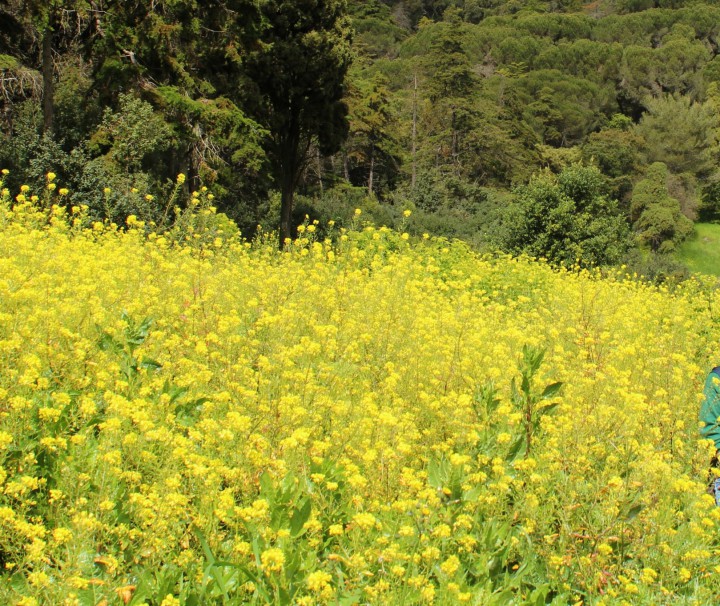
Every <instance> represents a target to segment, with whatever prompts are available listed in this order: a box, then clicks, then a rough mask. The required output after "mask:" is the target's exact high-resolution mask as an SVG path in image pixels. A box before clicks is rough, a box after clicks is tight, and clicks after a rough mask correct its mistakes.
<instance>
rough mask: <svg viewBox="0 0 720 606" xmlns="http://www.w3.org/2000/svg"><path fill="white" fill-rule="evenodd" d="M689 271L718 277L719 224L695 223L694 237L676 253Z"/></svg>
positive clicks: (719, 255)
mask: <svg viewBox="0 0 720 606" xmlns="http://www.w3.org/2000/svg"><path fill="white" fill-rule="evenodd" d="M678 260H679V261H680V262H681V263H684V264H685V265H687V267H688V268H689V269H690V271H693V272H699V273H703V274H710V275H714V276H720V224H718V223H696V224H695V235H694V236H693V237H692V238H691V239H690V240H688V241H687V242H685V243H684V244H683V245H682V246H681V247H680V250H679V251H678Z"/></svg>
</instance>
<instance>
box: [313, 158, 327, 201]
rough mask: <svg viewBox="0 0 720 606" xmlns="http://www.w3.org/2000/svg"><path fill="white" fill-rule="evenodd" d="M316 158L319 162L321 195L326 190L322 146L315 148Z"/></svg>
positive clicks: (318, 171) (318, 172)
mask: <svg viewBox="0 0 720 606" xmlns="http://www.w3.org/2000/svg"><path fill="white" fill-rule="evenodd" d="M315 160H316V162H317V174H318V184H319V185H320V195H322V194H323V193H324V192H325V188H324V187H323V167H322V159H321V157H320V148H319V147H317V148H316V149H315Z"/></svg>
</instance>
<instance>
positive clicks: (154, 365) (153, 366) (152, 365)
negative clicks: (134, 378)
mask: <svg viewBox="0 0 720 606" xmlns="http://www.w3.org/2000/svg"><path fill="white" fill-rule="evenodd" d="M140 368H144V369H145V370H160V369H161V368H162V364H160V362H158V361H157V360H153V359H152V358H146V357H144V358H143V359H142V360H141V361H140Z"/></svg>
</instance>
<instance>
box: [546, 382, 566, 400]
mask: <svg viewBox="0 0 720 606" xmlns="http://www.w3.org/2000/svg"><path fill="white" fill-rule="evenodd" d="M562 386H563V383H562V382H561V381H558V382H557V383H550V385H548V386H547V387H545V389H544V390H543V392H542V395H541V396H540V399H541V400H548V399H550V398H554V397H555V396H556V395H557V394H558V392H559V391H560V390H561V389H562Z"/></svg>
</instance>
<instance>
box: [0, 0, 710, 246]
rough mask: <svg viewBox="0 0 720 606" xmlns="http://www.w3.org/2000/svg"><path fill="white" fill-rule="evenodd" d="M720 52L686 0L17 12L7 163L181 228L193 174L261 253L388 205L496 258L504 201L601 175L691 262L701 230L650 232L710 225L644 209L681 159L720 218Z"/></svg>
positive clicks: (692, 204)
mask: <svg viewBox="0 0 720 606" xmlns="http://www.w3.org/2000/svg"><path fill="white" fill-rule="evenodd" d="M718 39H720V8H719V7H717V6H715V5H713V4H703V3H695V2H693V3H689V2H684V1H682V0H678V1H677V2H673V3H660V4H657V3H655V2H645V1H644V0H614V1H612V2H611V1H609V0H607V1H605V2H600V3H594V4H592V5H587V6H580V5H579V4H578V3H576V2H573V1H559V0H535V1H533V2H515V1H514V0H505V1H500V0H435V1H433V0H347V1H344V0H300V1H297V2H290V1H284V0H210V1H208V2H202V3H198V2H195V1H194V0H173V1H172V2H170V1H169V0H157V1H156V2H154V3H152V5H149V4H147V3H145V2H139V1H137V0H130V1H128V2H122V3H120V2H114V1H112V0H93V1H88V0H73V2H46V3H41V2H19V1H17V0H6V1H5V2H3V3H2V4H0V95H2V98H3V105H2V107H1V108H0V141H2V145H1V146H0V165H1V166H2V167H3V168H8V169H9V170H10V175H9V176H8V177H7V179H6V182H7V183H8V185H10V186H12V187H16V188H17V187H19V186H20V185H22V184H25V183H28V184H31V185H40V184H42V182H43V179H44V175H45V173H47V172H48V171H53V172H55V173H57V174H58V176H59V179H61V180H62V182H63V184H64V185H67V187H68V189H69V190H70V194H69V195H68V196H67V198H66V199H67V203H68V205H73V204H75V205H77V204H87V205H88V206H89V207H90V209H91V211H92V212H93V213H95V214H96V215H97V217H98V218H108V219H111V220H115V221H122V220H123V218H124V217H125V216H127V214H138V213H143V214H145V215H146V216H147V218H148V219H150V218H151V217H153V216H157V215H158V214H162V212H163V205H162V203H161V202H160V201H161V200H163V199H164V198H166V197H167V195H169V192H170V190H171V189H172V187H173V186H172V182H174V180H175V177H176V175H177V174H178V173H181V172H182V173H184V174H186V175H187V177H188V178H187V181H186V185H185V187H186V188H187V189H188V193H189V192H190V191H192V190H196V189H198V188H200V187H201V186H202V185H207V186H209V187H211V188H212V191H213V192H214V194H215V196H216V199H215V200H216V204H217V206H218V208H219V209H220V210H221V211H223V212H226V213H227V214H228V215H229V216H231V217H232V218H233V219H234V220H235V221H236V222H237V223H238V225H239V226H240V227H241V228H242V229H243V231H244V232H245V233H246V235H251V234H252V233H253V231H254V230H255V228H256V226H257V225H258V224H262V225H265V226H272V227H275V228H277V227H278V226H279V227H280V228H281V229H280V232H281V240H284V239H285V238H287V237H289V236H291V235H293V233H294V225H295V224H296V223H297V221H298V220H301V218H302V216H304V214H313V213H315V214H318V213H321V212H322V213H329V214H330V215H332V214H334V213H333V210H332V207H333V204H337V205H338V206H337V213H336V214H338V216H339V215H342V214H343V213H344V212H345V208H346V206H347V204H345V203H340V202H339V200H340V197H341V195H342V194H341V192H350V191H352V192H355V193H353V195H352V198H353V200H355V198H356V197H357V196H356V193H359V192H361V191H363V190H364V191H365V192H366V195H367V196H368V197H369V198H373V199H374V200H375V201H374V202H372V203H370V202H367V203H366V202H365V201H363V200H360V202H361V203H360V206H363V207H368V208H369V207H374V206H373V205H374V204H379V205H380V207H381V208H382V211H381V212H379V214H378V216H379V217H385V218H387V220H388V221H394V219H393V218H394V217H401V216H402V209H403V208H405V207H415V208H417V210H418V211H419V213H418V214H416V215H415V217H416V219H417V221H416V222H415V227H416V228H417V229H424V228H428V229H432V231H435V232H437V233H443V234H445V235H448V236H462V237H463V238H467V239H469V240H471V241H473V242H475V243H476V244H478V245H479V246H492V245H494V244H493V243H496V242H497V241H504V240H503V238H493V237H492V236H493V233H492V232H493V230H495V229H496V226H497V225H498V224H499V223H498V222H499V221H500V219H501V218H502V215H505V214H507V213H512V212H514V211H513V209H515V208H516V207H517V205H513V204H510V205H508V204H504V203H503V204H499V203H498V202H497V201H498V200H508V199H510V198H512V197H517V196H518V195H520V194H519V193H518V192H521V191H524V190H523V189H522V187H521V186H522V185H523V184H528V183H529V182H530V180H531V177H532V176H533V175H534V174H537V173H539V172H541V171H543V170H544V169H549V170H550V171H552V172H553V173H555V174H556V175H559V174H561V173H562V171H563V170H564V169H566V168H568V167H570V166H572V165H573V164H574V163H577V162H578V161H582V162H584V163H585V164H586V165H592V166H596V167H597V168H598V169H599V170H600V173H602V175H604V177H605V182H606V184H607V187H608V189H607V191H606V196H607V198H608V200H616V201H617V205H616V206H617V208H618V209H619V210H618V212H619V213H620V216H622V217H624V219H625V220H626V222H627V224H628V225H629V226H630V225H632V226H633V228H634V229H635V230H636V232H637V233H638V234H640V235H639V245H640V246H641V247H648V248H656V249H657V250H658V251H659V250H661V249H662V250H667V249H670V248H673V247H674V246H675V245H676V244H677V243H678V241H679V240H678V239H681V238H682V237H684V235H685V234H686V233H687V232H688V229H687V228H686V227H683V228H682V229H678V230H675V231H673V234H672V236H668V237H665V236H664V235H660V232H662V234H666V235H667V233H668V232H667V230H662V229H661V230H660V232H658V233H655V232H653V233H655V235H652V236H650V232H651V231H652V230H650V227H649V226H651V225H652V226H654V227H653V229H655V228H658V226H659V225H661V224H665V223H666V224H668V225H669V224H670V223H674V224H675V225H676V227H677V225H679V223H683V224H684V225H685V226H687V224H686V223H685V222H684V221H682V220H681V219H679V218H678V217H677V216H676V215H675V210H674V208H675V207H674V206H673V210H672V211H670V210H668V209H665V210H662V211H661V208H662V207H658V208H653V209H652V210H649V209H645V210H647V212H646V213H645V215H644V217H645V218H644V219H643V220H642V221H641V223H642V225H643V226H644V227H642V228H640V224H639V223H638V221H639V220H640V215H642V214H643V212H645V210H644V211H642V212H641V213H640V214H639V215H637V216H636V215H635V214H633V213H632V212H631V206H632V204H634V205H635V207H637V205H638V204H640V203H639V202H637V201H636V202H635V203H632V200H633V196H635V197H636V198H637V196H639V198H638V199H642V198H643V196H644V195H645V194H643V193H642V192H643V191H644V189H645V188H646V185H642V186H640V183H641V182H643V181H646V180H647V179H648V175H649V174H654V169H652V170H649V168H648V167H650V166H651V165H653V164H654V163H662V164H664V165H665V167H666V170H667V175H666V177H664V178H663V179H661V181H663V182H664V183H666V187H667V192H668V194H667V197H663V200H666V201H667V200H670V199H672V200H676V201H677V202H678V204H679V205H680V213H681V214H682V215H683V216H684V217H686V218H687V219H689V220H690V221H694V220H695V219H696V218H697V217H698V216H700V217H702V218H703V219H708V218H710V219H711V218H713V217H715V216H716V215H717V214H718V210H717V209H718V208H720V185H718V183H720V171H718V169H717V168H716V166H717V161H718V157H720V136H719V134H720V123H719V122H718V119H717V116H718V106H719V105H720V101H719V99H720V95H719V94H718V85H719V84H720V67H719V66H720V63H718V58H717V57H716V55H717V41H718ZM351 64H354V65H353V67H352V68H351ZM651 180H652V179H651ZM638 186H639V189H638ZM105 188H109V189H110V190H111V192H112V193H111V194H110V195H109V196H104V197H103V198H102V199H100V198H98V193H97V192H98V191H102V190H103V189H105ZM136 190H137V192H140V194H141V195H138V194H137V193H136ZM333 190H336V191H333ZM478 192H481V193H478ZM513 192H515V193H513ZM296 193H297V194H300V195H301V196H302V203H301V204H300V206H301V208H300V207H297V208H296V207H295V204H294V199H295V195H296ZM146 194H147V195H149V196H152V197H153V199H154V200H155V203H154V204H145V203H142V204H138V199H142V200H145V195H146ZM276 201H278V202H279V206H278V204H276ZM332 201H335V202H332ZM348 204H349V202H348ZM518 204H520V202H519V201H518ZM643 204H644V203H643ZM520 205H521V204H520ZM643 208H645V207H643ZM320 209H322V211H321V210H320ZM506 211H507V212H506ZM668 213H669V214H668ZM671 215H672V217H674V219H670V218H669V217H670V216H671ZM421 216H422V217H423V219H422V221H421V220H420V217H421ZM650 218H653V220H652V221H650ZM665 219H667V220H665ZM502 222H504V223H506V224H507V223H509V222H510V221H509V216H505V217H504V220H503V221H502ZM421 224H422V227H421ZM471 226H472V227H471ZM648 230H650V231H648ZM642 234H645V235H642ZM570 239H571V240H572V238H570ZM651 242H655V243H656V244H651ZM669 242H673V243H674V244H672V245H671V244H669ZM538 246H539V248H543V246H540V245H539V244H538ZM621 248H622V247H621ZM566 252H568V255H569V256H572V254H570V252H569V251H566Z"/></svg>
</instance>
